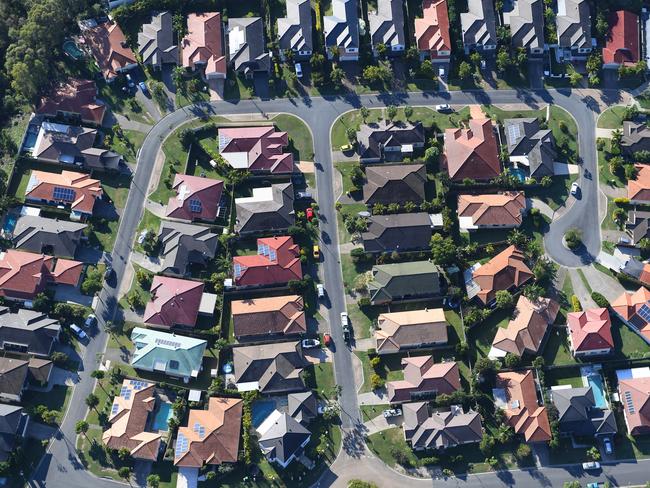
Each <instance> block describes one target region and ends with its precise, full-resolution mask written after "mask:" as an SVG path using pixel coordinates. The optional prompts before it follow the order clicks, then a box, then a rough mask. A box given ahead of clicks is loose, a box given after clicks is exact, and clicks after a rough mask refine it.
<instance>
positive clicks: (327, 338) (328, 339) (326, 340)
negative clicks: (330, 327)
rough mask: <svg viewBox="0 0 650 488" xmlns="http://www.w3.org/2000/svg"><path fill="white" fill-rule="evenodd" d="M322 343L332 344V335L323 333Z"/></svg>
mask: <svg viewBox="0 0 650 488" xmlns="http://www.w3.org/2000/svg"><path fill="white" fill-rule="evenodd" d="M323 344H325V345H326V346H331V345H332V336H330V335H329V334H323Z"/></svg>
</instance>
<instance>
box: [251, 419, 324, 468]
mask: <svg viewBox="0 0 650 488" xmlns="http://www.w3.org/2000/svg"><path fill="white" fill-rule="evenodd" d="M310 436H311V432H309V430H307V429H306V428H305V427H303V426H302V425H300V423H299V422H298V421H296V420H295V419H294V418H293V417H291V416H289V415H288V414H286V413H282V414H280V415H279V416H278V418H277V419H276V421H275V422H274V423H273V425H271V426H270V428H269V429H268V430H267V431H266V432H264V433H263V434H262V435H261V436H260V438H259V444H260V448H261V449H262V451H263V452H264V453H266V455H267V456H268V457H269V458H270V459H277V460H278V461H279V462H281V463H282V464H284V463H286V462H287V461H288V460H289V459H290V458H291V456H293V455H296V456H298V455H299V450H300V447H301V446H302V444H303V443H304V442H305V441H306V440H307V439H309V437H310Z"/></svg>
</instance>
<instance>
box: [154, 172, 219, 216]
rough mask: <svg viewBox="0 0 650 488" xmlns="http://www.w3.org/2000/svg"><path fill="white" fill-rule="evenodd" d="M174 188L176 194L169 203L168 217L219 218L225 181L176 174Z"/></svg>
mask: <svg viewBox="0 0 650 488" xmlns="http://www.w3.org/2000/svg"><path fill="white" fill-rule="evenodd" d="M172 188H173V189H174V190H175V191H176V196H174V197H171V198H170V199H169V202H168V203H167V213H166V215H167V217H172V218H175V219H182V220H190V221H192V220H210V221H211V220H214V219H216V218H217V212H218V210H219V203H220V202H221V194H222V192H223V181H221V180H217V179H213V178H201V177H200V176H191V175H182V174H176V176H175V177H174V185H173V186H172Z"/></svg>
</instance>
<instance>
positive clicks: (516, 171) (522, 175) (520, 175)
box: [510, 168, 526, 183]
mask: <svg viewBox="0 0 650 488" xmlns="http://www.w3.org/2000/svg"><path fill="white" fill-rule="evenodd" d="M510 174H511V175H512V176H514V177H515V178H517V179H518V180H519V181H521V182H522V183H524V182H525V181H526V172H525V171H524V170H523V169H521V168H510Z"/></svg>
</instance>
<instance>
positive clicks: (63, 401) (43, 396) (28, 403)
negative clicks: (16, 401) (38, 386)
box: [21, 385, 72, 424]
mask: <svg viewBox="0 0 650 488" xmlns="http://www.w3.org/2000/svg"><path fill="white" fill-rule="evenodd" d="M71 396H72V387H69V386H64V385H54V386H53V387H52V390H50V391H48V392H47V393H43V392H40V391H33V390H27V391H25V393H23V397H22V402H21V403H22V406H23V407H25V410H26V411H27V413H29V414H31V413H32V412H33V411H34V409H35V408H36V407H37V406H38V405H45V406H46V407H47V409H48V410H57V411H58V412H59V414H58V415H57V423H59V424H60V423H61V421H62V420H63V416H64V415H65V412H66V410H67V409H68V403H69V402H70V397H71Z"/></svg>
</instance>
